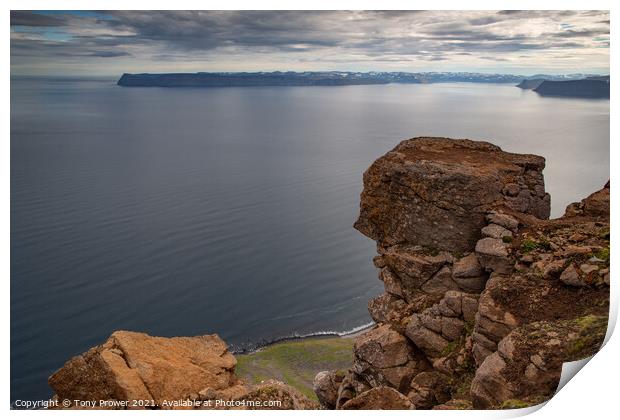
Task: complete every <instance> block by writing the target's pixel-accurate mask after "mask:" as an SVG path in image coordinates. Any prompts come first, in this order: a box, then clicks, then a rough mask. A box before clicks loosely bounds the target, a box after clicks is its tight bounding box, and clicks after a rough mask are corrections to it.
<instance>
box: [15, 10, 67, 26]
mask: <svg viewBox="0 0 620 420" xmlns="http://www.w3.org/2000/svg"><path fill="white" fill-rule="evenodd" d="M65 23H66V20H65V19H63V18H62V17H58V16H50V15H43V14H40V13H33V12H30V11H26V10H11V26H33V27H46V26H48V27H49V26H63V25H65Z"/></svg>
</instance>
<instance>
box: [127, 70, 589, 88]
mask: <svg viewBox="0 0 620 420" xmlns="http://www.w3.org/2000/svg"><path fill="white" fill-rule="evenodd" d="M589 76H592V75H584V74H571V75H561V76H557V75H541V74H537V75H533V76H519V75H512V74H486V73H463V72H424V73H407V72H342V71H321V72H315V71H312V72H292V71H287V72H280V71H275V72H252V73H250V72H238V73H236V72H235V73H230V72H220V73H207V72H198V73H136V74H132V73H124V74H123V75H122V76H121V78H120V79H119V80H118V82H117V84H118V85H119V86H126V87H244V86H346V85H379V84H388V83H407V84H412V83H450V82H471V83H517V82H520V81H522V80H524V79H526V80H529V79H540V80H551V81H565V80H577V79H583V78H585V77H589Z"/></svg>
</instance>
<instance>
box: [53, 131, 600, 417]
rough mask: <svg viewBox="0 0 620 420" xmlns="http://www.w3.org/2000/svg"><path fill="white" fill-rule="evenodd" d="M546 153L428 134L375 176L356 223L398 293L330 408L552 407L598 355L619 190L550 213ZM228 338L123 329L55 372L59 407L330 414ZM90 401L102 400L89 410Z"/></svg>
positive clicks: (388, 300)
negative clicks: (245, 372) (263, 373)
mask: <svg viewBox="0 0 620 420" xmlns="http://www.w3.org/2000/svg"><path fill="white" fill-rule="evenodd" d="M544 166H545V160H544V159H543V158H542V157H539V156H534V155H520V154H514V153H507V152H504V151H502V150H501V149H500V148H498V147H496V146H494V145H492V144H490V143H485V142H474V141H470V140H451V139H445V138H416V139H411V140H407V141H404V142H402V143H400V144H399V145H398V146H397V147H396V148H395V149H394V150H392V151H391V152H389V153H387V154H386V155H385V156H383V157H381V158H379V159H378V160H377V161H376V162H375V163H374V164H373V165H372V166H371V167H370V168H369V169H368V170H367V171H366V173H365V174H364V190H363V192H362V195H361V206H360V207H361V208H360V216H359V219H358V221H357V222H356V223H355V227H356V228H357V229H358V230H359V231H360V232H362V233H363V234H365V235H366V236H368V237H370V238H372V239H374V240H375V241H376V242H377V253H378V255H377V256H376V257H375V258H374V264H375V265H376V267H377V269H378V271H379V279H380V280H381V281H382V282H383V284H384V288H385V292H384V293H383V294H382V295H380V296H377V297H376V298H374V299H372V300H371V301H370V302H369V304H368V310H369V312H370V315H371V316H372V318H373V319H374V320H375V322H376V326H375V327H373V328H372V329H371V330H369V331H367V332H366V333H364V334H362V335H360V336H359V337H357V339H356V341H355V344H354V349H353V352H354V362H353V365H352V366H351V367H350V369H348V370H347V371H323V372H319V373H318V374H317V375H316V378H315V380H314V391H315V393H316V395H317V397H318V400H319V402H320V406H321V407H322V408H327V409H468V408H483V409H492V408H517V407H524V406H527V405H532V404H537V403H540V402H542V401H545V400H546V399H548V398H550V397H551V396H552V395H553V393H554V391H555V389H556V387H557V384H558V381H559V378H560V372H561V367H562V363H563V362H566V361H571V360H578V359H582V358H584V357H587V356H589V355H592V354H594V353H595V352H596V351H597V350H598V348H599V347H600V346H601V344H602V341H603V338H604V336H605V332H606V326H607V314H608V307H609V283H610V275H609V183H607V185H605V186H604V187H603V188H602V189H601V190H600V191H597V192H595V193H593V194H592V195H590V196H589V197H587V198H585V199H584V200H582V201H581V202H579V203H574V204H571V205H570V206H568V208H567V209H566V214H565V215H564V216H563V217H561V218H559V219H554V220H548V217H549V208H550V197H549V195H548V194H547V193H546V192H545V187H544V179H543V174H542V172H543V169H544ZM235 365H236V360H235V358H234V356H233V355H231V354H230V353H229V352H228V350H227V347H226V344H225V343H224V342H223V341H222V340H221V339H219V337H217V336H216V335H210V336H202V337H175V338H161V337H151V336H148V335H146V334H141V333H133V332H126V331H119V332H115V333H114V334H112V336H111V337H110V338H109V339H108V340H107V341H106V342H105V343H104V344H102V345H100V346H97V347H95V348H93V349H91V350H89V351H87V352H86V353H84V354H82V355H80V356H77V357H75V358H73V359H71V360H69V361H68V362H67V363H66V364H65V366H64V367H62V368H61V369H60V370H58V371H57V372H56V373H54V374H53V375H52V376H51V377H50V378H49V383H50V385H51V387H52V388H53V389H54V391H55V393H56V395H55V399H56V401H58V407H59V408H160V409H161V408H199V409H228V408H236V409H261V408H266V409H277V408H280V409H316V408H319V405H318V404H316V403H315V402H313V401H310V400H309V399H308V398H307V397H305V396H304V395H302V394H301V393H300V392H298V391H297V390H295V389H293V388H292V387H290V386H288V385H286V384H284V383H282V382H278V381H273V380H268V381H265V382H263V383H262V384H260V385H253V386H251V385H247V384H245V383H244V382H243V381H242V380H240V379H239V378H238V377H237V376H236V374H235V371H234V369H235ZM83 402H92V404H93V405H92V406H89V405H88V404H87V405H86V406H84V405H83Z"/></svg>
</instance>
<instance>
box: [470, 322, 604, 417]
mask: <svg viewBox="0 0 620 420" xmlns="http://www.w3.org/2000/svg"><path fill="white" fill-rule="evenodd" d="M606 330H607V317H598V316H593V315H588V316H585V317H582V318H576V319H573V320H568V321H556V322H537V323H532V324H529V325H527V326H524V327H520V328H517V329H516V330H514V331H512V332H511V333H510V334H509V335H508V336H506V337H505V338H504V339H503V340H502V341H501V342H500V343H499V345H498V349H497V351H496V352H494V353H493V354H491V355H490V356H489V357H487V358H486V359H485V360H484V362H483V363H482V365H481V366H480V368H478V370H477V371H476V376H475V378H474V380H473V381H472V386H471V396H472V398H473V403H474V407H475V408H493V407H499V406H501V404H502V403H503V402H505V401H508V400H515V399H516V400H525V401H526V402H529V403H531V404H536V403H540V402H543V401H546V400H547V399H549V398H550V397H551V396H552V395H553V393H554V392H555V390H556V388H557V386H558V383H559V381H560V375H561V373H562V364H563V363H564V362H567V361H571V360H579V359H583V358H585V357H588V356H590V355H592V354H594V353H596V352H597V351H598V349H599V347H600V346H601V345H602V343H603V339H604V337H605V332H606Z"/></svg>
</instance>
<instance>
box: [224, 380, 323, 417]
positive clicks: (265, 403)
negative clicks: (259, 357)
mask: <svg viewBox="0 0 620 420" xmlns="http://www.w3.org/2000/svg"><path fill="white" fill-rule="evenodd" d="M229 405H230V407H227V408H238V409H246V410H317V409H318V408H319V405H318V404H317V403H316V402H315V401H312V400H310V399H309V398H308V397H306V396H305V395H304V394H302V393H301V392H299V391H298V390H297V389H295V388H293V387H292V386H290V385H287V384H285V383H284V382H280V381H277V380H274V379H269V380H267V381H264V382H263V383H261V384H260V385H256V386H254V387H252V389H251V390H250V391H249V392H248V393H247V394H244V395H242V396H240V397H238V398H237V399H236V400H232V401H231V402H230V403H229Z"/></svg>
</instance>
